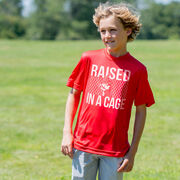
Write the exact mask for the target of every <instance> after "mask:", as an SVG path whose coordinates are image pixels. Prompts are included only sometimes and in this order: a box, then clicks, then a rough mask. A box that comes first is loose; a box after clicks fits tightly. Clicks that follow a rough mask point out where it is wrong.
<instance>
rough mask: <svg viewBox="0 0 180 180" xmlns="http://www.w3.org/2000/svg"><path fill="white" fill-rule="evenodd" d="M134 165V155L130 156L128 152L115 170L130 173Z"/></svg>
mask: <svg viewBox="0 0 180 180" xmlns="http://www.w3.org/2000/svg"><path fill="white" fill-rule="evenodd" d="M133 165H134V155H131V154H130V153H129V152H127V154H126V155H125V156H124V160H123V162H122V163H121V164H120V165H119V168H118V169H117V171H118V172H130V171H131V170H132V169H133Z"/></svg>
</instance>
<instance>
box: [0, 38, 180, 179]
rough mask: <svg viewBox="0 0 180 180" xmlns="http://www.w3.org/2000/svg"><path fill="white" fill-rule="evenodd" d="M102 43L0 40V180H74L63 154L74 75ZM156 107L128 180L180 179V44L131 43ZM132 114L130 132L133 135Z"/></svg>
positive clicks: (159, 42)
mask: <svg viewBox="0 0 180 180" xmlns="http://www.w3.org/2000/svg"><path fill="white" fill-rule="evenodd" d="M102 47H103V45H102V43H101V42H100V41H64V42H48V41H37V42H36V41H6V40H1V41H0V180H70V177H71V160H70V159H69V158H67V157H65V156H63V155H62V154H61V153H60V144H61V138H62V128H63V121H64V109H65V102H66V98H67V94H68V92H69V88H67V87H66V86H65V83H66V81H67V78H68V76H69V75H70V73H71V71H72V70H73V68H74V66H75V65H76V64H77V62H78V60H79V58H80V56H81V54H82V52H84V51H86V50H91V49H99V48H102ZM128 47H129V48H128V49H129V51H130V52H131V54H132V55H134V56H135V57H136V58H138V59H139V60H140V61H141V62H142V63H144V64H145V65H146V66H147V68H148V72H149V81H150V83H151V87H152V89H153V92H154V95H155V100H156V104H155V105H153V106H152V107H150V108H149V109H148V116H147V123H146V127H145V130H144V134H143V137H142V139H141V143H140V147H139V151H138V153H137V155H136V160H135V166H134V169H133V171H132V172H131V173H127V174H125V175H124V179H125V180H180V81H179V78H180V53H179V52H180V51H179V50H180V49H179V47H180V41H136V42H133V43H129V45H128ZM132 126H133V115H132V118H131V125H130V130H129V134H130V136H129V137H130V138H129V139H131V136H132Z"/></svg>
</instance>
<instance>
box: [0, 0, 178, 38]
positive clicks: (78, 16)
mask: <svg viewBox="0 0 180 180" xmlns="http://www.w3.org/2000/svg"><path fill="white" fill-rule="evenodd" d="M111 1H114V2H117V0H111ZM100 2H102V3H103V2H106V0H83V1H82V0H53V1H52V0H34V1H33V12H31V13H30V14H29V16H27V17H25V16H23V13H22V12H23V2H22V0H0V38H8V39H16V38H22V39H23V38H24V39H31V40H67V39H70V40H72V39H74V40H77V39H96V38H98V37H99V33H98V32H97V28H96V26H95V25H94V24H93V21H92V16H93V14H94V8H96V7H97V6H98V4H99V3H100ZM126 2H129V3H131V4H133V5H134V6H136V7H137V8H138V7H140V12H141V23H142V25H143V26H142V30H141V33H140V34H139V36H138V39H180V11H179V9H180V2H175V1H174V2H171V3H169V4H160V3H155V2H153V0H149V1H147V0H141V3H140V1H139V0H127V1H126Z"/></svg>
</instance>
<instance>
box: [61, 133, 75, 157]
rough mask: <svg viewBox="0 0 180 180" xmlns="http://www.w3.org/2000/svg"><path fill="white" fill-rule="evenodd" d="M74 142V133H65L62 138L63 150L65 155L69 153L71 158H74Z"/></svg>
mask: <svg viewBox="0 0 180 180" xmlns="http://www.w3.org/2000/svg"><path fill="white" fill-rule="evenodd" d="M72 143H73V135H72V134H71V133H65V134H64V135H63V139H62V144H61V152H62V153H63V154H64V155H65V156H66V155H68V156H69V157H70V158H71V159H72V158H73V150H72Z"/></svg>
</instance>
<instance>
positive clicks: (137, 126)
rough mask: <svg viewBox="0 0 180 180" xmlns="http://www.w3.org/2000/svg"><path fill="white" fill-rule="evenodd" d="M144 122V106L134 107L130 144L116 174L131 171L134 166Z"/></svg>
mask: <svg viewBox="0 0 180 180" xmlns="http://www.w3.org/2000/svg"><path fill="white" fill-rule="evenodd" d="M145 120H146V106H145V104H144V105H140V106H137V107H136V115H135V123H134V132H133V138H132V143H131V146H130V149H129V151H128V152H127V154H126V155H125V157H124V161H123V163H122V165H120V167H119V168H118V170H117V171H118V172H129V171H131V170H132V168H133V165H134V158H135V155H136V152H137V149H138V145H139V142H140V139H141V136H142V133H143V129H144V125H145Z"/></svg>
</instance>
